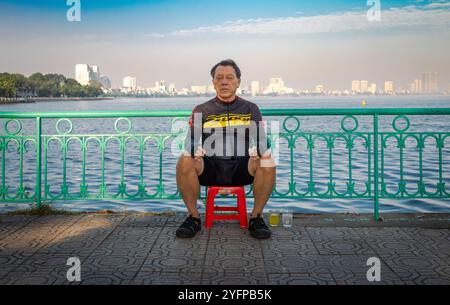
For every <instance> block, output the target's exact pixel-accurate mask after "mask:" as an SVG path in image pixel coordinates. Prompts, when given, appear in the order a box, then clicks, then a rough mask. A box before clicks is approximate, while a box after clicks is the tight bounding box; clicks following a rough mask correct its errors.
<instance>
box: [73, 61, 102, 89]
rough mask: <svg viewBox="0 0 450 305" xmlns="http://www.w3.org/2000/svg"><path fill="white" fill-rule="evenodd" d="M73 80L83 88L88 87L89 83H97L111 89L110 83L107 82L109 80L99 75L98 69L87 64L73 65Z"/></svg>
mask: <svg viewBox="0 0 450 305" xmlns="http://www.w3.org/2000/svg"><path fill="white" fill-rule="evenodd" d="M75 80H76V81H77V82H79V83H80V85H83V86H86V85H89V83H90V82H91V81H97V82H99V83H100V85H102V86H103V87H104V88H111V81H110V80H109V78H108V77H106V76H103V75H101V74H100V68H99V67H98V66H94V65H93V66H90V65H88V64H77V65H75ZM108 82H109V85H108ZM108 86H109V87H108Z"/></svg>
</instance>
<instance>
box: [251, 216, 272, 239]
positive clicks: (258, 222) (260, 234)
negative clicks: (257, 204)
mask: <svg viewBox="0 0 450 305" xmlns="http://www.w3.org/2000/svg"><path fill="white" fill-rule="evenodd" d="M248 231H249V232H250V235H251V236H253V237H254V238H258V239H264V238H269V237H270V236H271V235H272V232H271V231H270V229H269V227H268V226H267V225H266V223H265V222H264V219H262V217H261V215H259V214H258V216H256V217H254V218H250V221H249V225H248Z"/></svg>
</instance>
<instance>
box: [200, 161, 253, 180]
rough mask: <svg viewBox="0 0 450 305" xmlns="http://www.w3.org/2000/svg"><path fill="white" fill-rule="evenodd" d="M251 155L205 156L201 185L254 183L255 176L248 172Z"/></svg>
mask: <svg viewBox="0 0 450 305" xmlns="http://www.w3.org/2000/svg"><path fill="white" fill-rule="evenodd" d="M249 158H250V157H236V158H232V159H221V158H215V157H207V156H204V157H203V164H204V167H203V172H202V174H201V175H200V176H198V179H199V181H200V185H206V186H211V185H219V186H222V185H223V186H232V185H233V186H240V185H248V184H252V183H253V176H252V175H250V173H249V172H248V160H249Z"/></svg>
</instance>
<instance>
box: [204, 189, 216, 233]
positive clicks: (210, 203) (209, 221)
mask: <svg viewBox="0 0 450 305" xmlns="http://www.w3.org/2000/svg"><path fill="white" fill-rule="evenodd" d="M215 193H216V192H215V191H213V190H210V189H208V195H207V199H206V213H205V228H207V229H210V228H211V227H212V225H213V221H214V197H215V196H216V194H215Z"/></svg>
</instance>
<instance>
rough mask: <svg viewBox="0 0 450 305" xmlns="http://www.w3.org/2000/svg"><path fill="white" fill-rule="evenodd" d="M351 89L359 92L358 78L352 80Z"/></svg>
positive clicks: (359, 83)
mask: <svg viewBox="0 0 450 305" xmlns="http://www.w3.org/2000/svg"><path fill="white" fill-rule="evenodd" d="M352 91H353V92H355V93H359V92H361V82H360V81H359V80H352Z"/></svg>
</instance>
